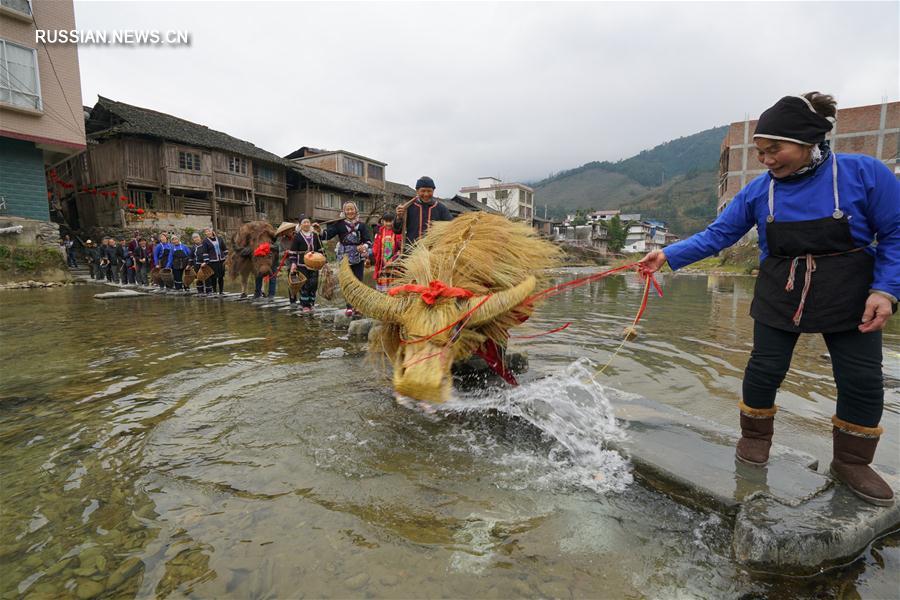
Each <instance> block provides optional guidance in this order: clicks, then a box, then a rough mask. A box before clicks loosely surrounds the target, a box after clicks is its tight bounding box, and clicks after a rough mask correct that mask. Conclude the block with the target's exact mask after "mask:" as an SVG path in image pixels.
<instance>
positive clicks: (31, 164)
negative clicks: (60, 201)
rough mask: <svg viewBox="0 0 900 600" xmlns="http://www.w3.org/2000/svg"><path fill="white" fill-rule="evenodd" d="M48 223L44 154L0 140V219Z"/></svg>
mask: <svg viewBox="0 0 900 600" xmlns="http://www.w3.org/2000/svg"><path fill="white" fill-rule="evenodd" d="M6 216H18V217H26V218H29V219H38V220H41V221H49V220H50V209H49V205H48V203H47V180H46V178H45V176H44V155H43V153H42V152H41V151H40V150H38V149H37V147H35V145H34V144H33V143H31V142H25V141H21V140H14V139H11V138H6V137H0V217H6Z"/></svg>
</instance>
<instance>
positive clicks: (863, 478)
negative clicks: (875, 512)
mask: <svg viewBox="0 0 900 600" xmlns="http://www.w3.org/2000/svg"><path fill="white" fill-rule="evenodd" d="M831 422H832V423H833V424H834V428H833V429H832V432H831V435H832V438H833V439H834V459H833V460H832V461H831V474H832V475H834V476H835V477H837V478H838V479H839V480H841V481H842V482H844V484H846V486H847V487H849V488H850V491H851V492H853V493H854V494H856V495H857V496H859V497H860V498H862V499H863V500H865V501H866V502H868V503H869V504H875V505H876V506H891V505H892V504H893V503H894V490H892V489H891V486H889V485H888V484H887V482H885V480H884V479H882V478H881V476H880V475H879V474H878V473H876V472H875V471H874V470H872V467H870V466H869V465H870V464H871V463H872V457H874V456H875V448H876V447H877V446H878V438H879V437H880V436H881V432H882V431H883V430H882V428H881V427H863V426H861V425H854V424H853V423H848V422H847V421H844V420H842V419H838V418H837V416H834V417H832V418H831Z"/></svg>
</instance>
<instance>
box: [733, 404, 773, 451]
mask: <svg viewBox="0 0 900 600" xmlns="http://www.w3.org/2000/svg"><path fill="white" fill-rule="evenodd" d="M740 409H741V439H739V440H738V443H737V448H736V449H735V453H734V454H735V456H736V457H737V459H738V460H739V461H741V462H742V463H746V464H748V465H753V466H757V467H762V466H763V465H765V464H766V463H767V462H769V448H771V447H772V434H773V433H774V432H775V413H776V412H777V411H778V409H777V408H775V407H774V406H773V407H772V408H751V407H749V406H747V405H746V404H744V403H743V402H741V404H740Z"/></svg>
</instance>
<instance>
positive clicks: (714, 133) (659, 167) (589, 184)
mask: <svg viewBox="0 0 900 600" xmlns="http://www.w3.org/2000/svg"><path fill="white" fill-rule="evenodd" d="M726 131H727V126H724V127H715V128H713V129H707V130H706V131H701V132H700V133H695V134H693V135H689V136H686V137H680V138H678V139H675V140H671V141H668V142H666V143H664V144H660V145H658V146H656V147H655V148H652V149H650V150H644V151H642V152H641V153H639V154H636V155H635V156H632V157H630V158H627V159H623V160H620V161H617V162H609V161H603V162H598V161H594V162H589V163H587V164H585V165H582V166H580V167H577V168H575V169H569V170H567V171H562V172H561V173H557V174H554V175H552V176H550V177H547V178H546V179H543V180H541V181H538V182H536V183H534V184H532V186H531V187H533V188H534V190H535V204H536V206H535V208H536V209H537V210H536V211H537V213H538V214H539V215H540V214H543V213H542V211H541V207H542V206H543V205H547V206H548V213H549V215H551V216H553V217H557V218H559V217H563V216H565V215H566V214H567V213H569V214H570V213H574V212H576V211H577V210H579V209H582V210H585V209H596V210H608V209H615V208H623V207H626V206H634V205H636V204H638V203H641V201H643V200H644V198H645V197H647V196H648V195H649V196H652V198H655V199H656V200H653V199H651V198H647V200H646V201H645V202H644V204H645V205H648V206H649V205H654V204H655V203H656V202H657V201H658V199H659V198H660V197H661V196H660V195H659V194H658V193H657V191H656V190H657V189H658V188H667V186H668V184H672V183H674V182H675V180H677V179H678V178H679V176H682V177H684V178H685V181H687V180H688V179H690V180H693V179H696V178H697V176H698V174H700V173H703V172H713V173H714V172H715V171H716V170H717V169H718V164H719V151H720V147H721V144H722V138H723V137H725V133H726ZM703 181H706V179H705V178H704V179H703ZM696 183H697V182H696V181H694V182H693V183H691V184H689V186H688V187H692V186H693V185H695V184H696ZM710 189H711V190H713V193H714V190H715V181H713V182H712V185H711V188H710ZM672 193H673V194H674V197H677V198H679V199H682V195H681V194H680V193H679V192H678V191H677V189H676V190H675V191H674V192H672ZM704 201H705V200H704ZM692 202H695V203H696V205H692V206H689V207H687V208H685V209H684V210H682V211H681V212H679V211H678V210H675V209H672V210H670V211H669V212H671V213H672V214H673V215H675V216H678V215H680V216H679V219H678V220H679V221H682V220H684V222H688V221H690V219H691V218H693V217H689V216H688V215H686V214H684V213H685V212H689V211H699V210H701V209H700V208H698V207H699V206H700V205H702V204H703V201H700V200H697V201H693V200H692ZM714 214H715V210H713V215H714ZM648 216H652V217H654V218H660V219H664V217H663V216H662V215H658V214H656V213H653V214H650V213H648Z"/></svg>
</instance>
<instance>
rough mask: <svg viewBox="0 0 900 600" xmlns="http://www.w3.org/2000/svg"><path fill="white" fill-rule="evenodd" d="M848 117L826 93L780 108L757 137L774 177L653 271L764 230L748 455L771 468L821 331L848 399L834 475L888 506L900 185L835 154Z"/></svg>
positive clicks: (843, 398) (746, 424) (869, 163)
mask: <svg viewBox="0 0 900 600" xmlns="http://www.w3.org/2000/svg"><path fill="white" fill-rule="evenodd" d="M836 113H837V104H836V103H835V101H834V98H832V97H831V96H828V95H826V94H820V93H818V92H810V93H808V94H805V95H803V96H786V97H784V98H782V99H781V100H779V101H778V102H776V103H775V105H774V106H772V107H771V108H769V109H768V110H766V111H765V112H764V113H763V114H762V115H761V116H760V118H759V122H758V124H757V126H756V132H755V133H754V135H753V141H754V143H755V145H756V149H757V153H758V158H759V161H760V162H761V163H763V164H764V165H765V166H766V168H767V169H768V172H766V173H764V174H762V175H760V176H759V177H757V178H755V179H754V180H753V181H751V182H750V183H749V184H748V185H747V186H746V187H744V188H743V189H742V190H741V191H740V192H738V194H737V195H736V196H735V197H734V199H733V200H732V201H731V202H730V203H729V205H728V206H727V207H726V208H725V210H724V211H723V212H722V213H721V214H720V215H719V217H718V218H717V219H716V221H715V222H714V223H713V224H711V225H710V226H709V227H707V228H706V229H705V230H704V231H702V232H700V233H698V234H696V235H694V236H691V237H690V238H688V239H686V240H684V241H681V242H678V243H675V244H672V245H671V246H669V247H667V248H666V249H665V250H664V251H655V252H650V253H649V254H647V256H645V257H644V258H643V259H642V260H641V262H642V263H643V265H644V266H645V268H646V269H648V270H650V271H656V270H657V269H659V268H660V267H662V265H663V264H665V263H666V262H667V261H668V263H669V266H671V267H672V269H673V270H674V269H679V268H681V267H683V266H686V265H688V264H690V263H693V262H695V261H697V260H700V259H702V258H706V257H708V256H711V255H713V254H715V253H716V252H718V251H720V250H722V249H724V248H727V247H728V246H731V245H732V244H734V243H735V242H737V241H738V240H739V239H740V238H741V237H742V236H743V235H744V234H745V233H747V232H748V231H749V230H750V229H751V228H752V227H753V226H754V225H755V226H756V227H757V230H758V232H759V248H760V261H761V263H760V269H759V277H758V279H757V281H756V289H755V292H754V295H753V303H752V304H751V307H750V316H751V317H753V320H754V326H753V351H752V353H751V355H750V360H749V362H748V364H747V368H746V370H745V371H744V381H743V401H742V402H741V403H740V422H741V434H742V435H741V439H740V441H739V442H738V444H737V449H736V455H737V458H738V459H739V460H741V461H742V462H744V463H748V464H752V465H764V464H766V462H767V461H768V458H769V448H770V446H771V442H772V434H773V432H774V417H775V412H776V410H777V408H776V407H775V393H776V391H777V390H778V388H779V386H780V385H781V382H782V381H783V380H784V376H785V374H786V373H787V370H788V367H789V366H790V362H791V355H792V354H793V351H794V345H795V344H796V343H797V338H798V337H799V336H800V334H801V333H821V334H822V335H823V337H824V338H825V343H826V345H827V346H828V351H829V353H830V354H831V362H832V370H833V373H834V379H835V383H836V385H837V391H838V393H837V404H836V410H835V413H836V414H835V415H834V416H833V417H832V424H833V427H832V437H833V443H834V451H833V460H832V462H831V473H832V474H833V475H834V476H835V477H837V478H838V479H840V480H841V481H843V482H844V483H845V484H847V486H848V487H849V488H850V489H851V490H852V491H853V492H854V493H855V494H857V495H858V496H860V497H861V498H863V499H864V500H866V501H868V502H870V503H873V504H878V505H885V506H887V505H890V504H892V503H893V497H894V494H893V491H892V490H891V487H890V486H889V485H888V484H887V483H886V482H885V481H884V480H883V479H882V478H881V477H880V476H879V475H878V474H877V473H876V472H875V471H873V470H872V469H871V467H869V464H870V463H871V462H872V458H873V456H874V454H875V448H876V446H877V444H878V439H879V437H880V436H881V434H882V432H883V429H882V428H881V427H880V426H879V422H880V421H881V414H882V411H883V408H884V378H883V374H882V367H881V362H882V350H881V330H882V329H883V328H884V326H885V323H886V322H887V320H888V319H889V318H890V317H891V315H892V314H893V313H894V312H895V311H896V309H897V297H898V296H900V182H898V180H897V178H896V177H895V176H894V174H893V173H891V171H890V169H888V168H887V167H886V166H885V165H884V164H883V163H881V161H879V160H877V159H875V158H872V157H869V156H864V155H857V154H841V155H837V154H835V153H833V152H831V149H830V148H829V146H828V143H827V142H826V141H825V134H826V133H828V132H829V131H831V129H832V127H833V123H834V120H835V115H836ZM875 242H877V243H875Z"/></svg>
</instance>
